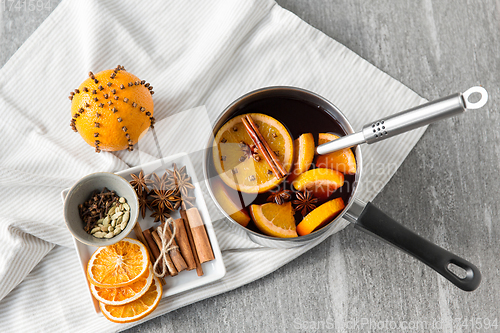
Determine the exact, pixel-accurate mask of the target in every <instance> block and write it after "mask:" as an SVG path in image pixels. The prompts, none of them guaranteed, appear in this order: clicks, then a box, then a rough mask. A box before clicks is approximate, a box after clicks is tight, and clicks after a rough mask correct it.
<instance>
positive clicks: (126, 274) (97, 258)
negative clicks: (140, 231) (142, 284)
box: [87, 238, 149, 288]
mask: <svg viewBox="0 0 500 333" xmlns="http://www.w3.org/2000/svg"><path fill="white" fill-rule="evenodd" d="M148 269H149V254H148V251H147V249H146V247H145V246H144V244H142V243H141V242H140V241H138V240H136V239H132V238H124V239H122V240H121V241H119V242H118V243H115V244H113V245H109V246H104V247H99V248H98V249H97V250H96V251H95V252H94V253H93V254H92V257H90V260H89V262H88V264H87V278H88V280H89V282H90V283H92V284H93V285H95V286H97V287H101V288H118V287H123V286H126V285H129V284H132V283H134V282H136V281H137V280H139V279H140V278H141V277H143V276H144V275H146V274H147V273H148Z"/></svg>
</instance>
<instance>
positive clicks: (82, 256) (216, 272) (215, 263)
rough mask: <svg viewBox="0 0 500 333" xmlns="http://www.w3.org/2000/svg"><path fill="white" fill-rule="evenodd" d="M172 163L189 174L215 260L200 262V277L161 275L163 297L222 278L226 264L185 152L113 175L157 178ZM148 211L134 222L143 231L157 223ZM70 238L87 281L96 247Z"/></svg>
mask: <svg viewBox="0 0 500 333" xmlns="http://www.w3.org/2000/svg"><path fill="white" fill-rule="evenodd" d="M172 163H176V164H177V167H178V168H179V169H180V168H181V167H183V166H186V172H187V174H188V175H189V176H190V177H191V180H192V183H193V185H194V186H195V189H194V197H195V198H196V201H195V202H194V205H195V207H197V208H198V210H199V212H200V215H201V217H202V218H203V222H205V227H206V229H207V234H208V237H209V238H210V244H211V245H212V249H213V252H214V256H215V259H214V260H212V261H209V262H206V263H203V264H202V266H201V267H202V268H203V275H202V276H198V275H197V274H196V270H191V271H182V272H180V273H179V274H178V275H176V276H173V277H172V276H167V277H165V285H164V286H163V298H165V297H168V296H171V295H175V294H178V293H182V292H184V291H186V290H190V289H193V288H198V287H201V286H204V285H206V284H209V283H212V282H214V281H217V280H219V279H222V277H224V275H225V274H226V267H225V266H224V262H223V261H222V254H221V252H220V248H219V243H218V242H217V238H216V236H215V232H214V228H213V226H212V220H211V219H210V215H209V214H208V209H207V206H206V204H205V201H204V200H203V193H202V191H201V188H200V185H199V183H198V180H197V178H196V173H195V170H194V167H193V165H192V163H191V160H190V159H189V156H188V155H187V154H184V153H183V154H177V155H173V156H170V157H166V158H164V159H163V163H162V160H156V161H153V162H150V163H147V164H143V165H139V166H136V167H133V168H130V169H127V170H123V171H120V172H117V173H116V174H117V175H120V176H122V177H123V178H125V179H127V180H129V181H130V180H131V179H132V177H131V176H130V174H132V173H133V174H138V173H139V172H140V171H141V170H143V171H144V174H145V175H147V174H150V173H151V172H155V173H156V174H157V175H158V176H160V177H161V175H162V174H163V173H164V172H165V171H164V170H165V168H168V169H170V170H172V169H173V168H172ZM68 191H69V189H65V190H63V191H62V193H61V195H62V199H63V202H64V198H65V197H66V194H67V193H68ZM151 214H152V213H151V212H150V211H149V210H147V211H146V218H144V219H143V218H142V216H139V221H138V223H139V224H140V226H141V228H142V230H146V229H149V228H151V227H152V226H158V225H159V222H157V223H154V222H153V221H154V219H153V218H151V217H149V215H151ZM179 217H180V215H179V212H174V213H172V218H174V219H176V218H179ZM127 237H131V238H136V236H135V234H134V232H131V233H130V234H129V235H128V236H127ZM73 241H74V243H75V248H76V253H77V255H78V258H79V260H80V266H81V268H82V273H83V276H84V277H85V280H86V281H87V275H86V268H87V262H88V260H89V259H90V257H91V256H92V253H94V251H95V250H96V248H95V247H92V246H88V245H85V244H83V243H80V242H79V241H78V240H76V239H75V238H73ZM87 283H88V281H87ZM89 296H90V298H91V300H92V303H93V305H94V307H95V310H96V312H97V313H99V314H100V312H101V311H100V309H99V304H98V302H97V301H96V300H95V298H94V297H93V296H92V294H91V293H90V290H89Z"/></svg>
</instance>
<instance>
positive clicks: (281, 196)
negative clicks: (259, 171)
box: [267, 190, 292, 205]
mask: <svg viewBox="0 0 500 333" xmlns="http://www.w3.org/2000/svg"><path fill="white" fill-rule="evenodd" d="M291 193H292V192H291V191H290V190H280V191H278V192H275V193H273V194H271V195H270V196H269V197H268V198H267V201H271V202H272V201H274V202H275V203H277V204H278V205H282V204H284V203H285V202H287V201H290V199H291V198H292V194H291Z"/></svg>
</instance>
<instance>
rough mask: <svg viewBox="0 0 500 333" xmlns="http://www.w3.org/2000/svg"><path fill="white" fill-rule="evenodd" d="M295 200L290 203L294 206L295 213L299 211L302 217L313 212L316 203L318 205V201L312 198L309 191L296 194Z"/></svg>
mask: <svg viewBox="0 0 500 333" xmlns="http://www.w3.org/2000/svg"><path fill="white" fill-rule="evenodd" d="M296 196H297V200H293V201H292V203H293V204H294V205H297V206H295V211H296V212H297V211H299V210H300V213H301V214H302V216H306V215H307V213H309V212H310V211H312V210H314V209H315V208H316V203H318V199H317V198H314V197H313V196H312V194H311V192H310V191H307V190H305V191H304V192H298V193H297V195H296Z"/></svg>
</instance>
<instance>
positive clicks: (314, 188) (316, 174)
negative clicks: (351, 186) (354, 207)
mask: <svg viewBox="0 0 500 333" xmlns="http://www.w3.org/2000/svg"><path fill="white" fill-rule="evenodd" d="M292 185H293V187H295V189H297V190H299V191H305V190H308V191H311V192H312V194H313V195H314V196H315V197H316V198H318V199H320V200H326V199H327V198H328V197H329V196H330V195H331V194H332V193H333V192H334V191H335V190H336V189H338V188H339V187H342V186H343V185H344V175H343V174H342V173H340V172H338V171H336V170H332V169H325V168H317V169H312V170H309V171H306V172H304V173H303V174H301V175H300V176H298V177H297V178H296V179H295V180H294V181H293V182H292Z"/></svg>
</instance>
